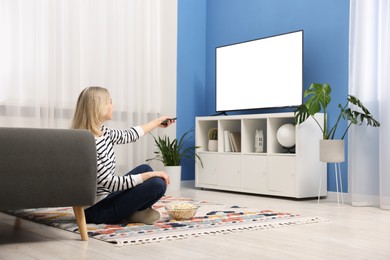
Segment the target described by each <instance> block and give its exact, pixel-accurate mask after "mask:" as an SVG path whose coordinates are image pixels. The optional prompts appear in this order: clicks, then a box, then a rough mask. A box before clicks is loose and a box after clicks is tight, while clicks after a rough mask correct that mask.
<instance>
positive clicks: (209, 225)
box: [6, 196, 326, 246]
mask: <svg viewBox="0 0 390 260" xmlns="http://www.w3.org/2000/svg"><path fill="white" fill-rule="evenodd" d="M177 201H181V202H192V203H195V204H197V205H199V206H200V207H199V209H198V211H197V213H196V215H195V217H194V218H193V219H191V220H188V221H175V220H171V219H170V218H169V216H168V215H167V213H166V211H165V209H164V206H165V205H167V204H169V203H172V202H177ZM154 208H155V209H157V210H159V211H160V212H161V214H162V218H161V219H160V220H159V221H158V222H156V223H155V224H154V225H144V224H138V223H124V224H118V225H106V224H100V225H95V224H87V226H88V236H89V237H92V238H95V239H99V240H102V241H105V242H109V243H113V244H116V245H118V246H124V245H137V244H145V243H152V242H159V241H163V240H175V239H183V238H189V237H199V236H203V235H216V234H226V233H234V232H238V231H245V230H258V229H270V228H277V227H285V226H292V225H298V224H310V223H318V222H323V221H326V220H325V219H322V218H319V217H302V216H300V215H299V214H293V213H289V212H275V211H272V210H259V209H252V208H245V207H240V206H237V205H232V206H226V205H221V204H213V203H210V202H206V201H194V200H191V199H187V198H174V197H170V196H165V197H163V198H162V199H161V200H160V201H159V202H158V203H156V204H155V205H154ZM6 213H8V214H11V215H14V216H17V217H20V218H23V219H27V220H31V221H34V222H38V223H41V224H45V225H49V226H53V227H57V228H60V229H64V230H67V231H71V232H76V233H78V228H77V224H76V221H75V218H74V215H73V210H72V208H68V207H67V208H40V209H28V210H14V211H6Z"/></svg>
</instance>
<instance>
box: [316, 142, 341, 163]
mask: <svg viewBox="0 0 390 260" xmlns="http://www.w3.org/2000/svg"><path fill="white" fill-rule="evenodd" d="M344 160H345V158H344V140H320V161H321V162H328V163H339V162H344Z"/></svg>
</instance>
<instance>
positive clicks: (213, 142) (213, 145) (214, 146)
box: [208, 140, 218, 152]
mask: <svg viewBox="0 0 390 260" xmlns="http://www.w3.org/2000/svg"><path fill="white" fill-rule="evenodd" d="M208 150H209V151H210V152H216V151H218V140H209V144H208Z"/></svg>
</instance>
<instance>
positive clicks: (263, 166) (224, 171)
mask: <svg viewBox="0 0 390 260" xmlns="http://www.w3.org/2000/svg"><path fill="white" fill-rule="evenodd" d="M322 118H323V115H322V114H320V115H318V118H317V120H318V122H322V121H323V120H322ZM293 122H294V113H293V112H288V113H271V114H255V115H229V116H209V117H197V118H196V122H195V128H196V129H195V131H196V133H195V145H196V146H200V148H199V149H197V150H196V153H197V154H198V155H199V157H200V158H202V162H203V167H202V166H201V165H199V164H196V166H195V167H196V168H195V186H196V187H199V188H208V189H217V190H227V191H236V192H247V193H255V194H264V195H272V196H283V197H292V198H309V197H317V196H318V193H319V191H318V187H319V183H320V179H321V181H322V185H321V191H320V195H321V196H326V195H327V185H326V183H327V178H326V177H327V176H326V164H325V163H323V162H321V161H320V160H319V140H320V139H321V138H322V134H321V131H320V130H319V128H318V126H317V124H316V122H315V121H314V120H313V119H311V118H310V119H308V120H306V121H305V122H304V123H303V124H300V125H298V126H295V137H296V138H295V139H296V142H295V143H296V144H295V149H291V150H290V151H289V153H286V149H285V148H284V147H282V146H281V145H280V144H279V142H278V141H277V139H276V133H277V131H278V129H279V128H280V127H281V126H282V125H284V124H292V123H293ZM211 128H217V129H218V150H217V151H216V152H210V151H208V136H207V133H208V131H209V130H210V129H211ZM256 129H262V130H263V135H264V138H263V139H264V140H263V152H261V153H256V152H255V145H254V141H255V132H256ZM225 130H226V131H229V132H234V133H238V135H239V138H238V140H240V143H239V145H238V146H240V148H241V149H240V150H239V151H236V152H228V151H226V150H225V144H226V141H227V140H225V139H224V133H225Z"/></svg>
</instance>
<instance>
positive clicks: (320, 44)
mask: <svg viewBox="0 0 390 260" xmlns="http://www.w3.org/2000/svg"><path fill="white" fill-rule="evenodd" d="M178 10H179V16H178V26H179V27H178V81H177V84H178V96H177V97H178V105H177V110H178V117H179V120H178V123H177V131H178V135H180V134H182V133H183V132H185V130H186V129H188V128H193V127H194V118H195V116H202V115H212V114H214V113H215V47H217V46H220V45H226V44H230V43H236V42H240V41H246V40H251V39H256V38H261V37H265V36H270V35H275V34H280V33H285V32H290V31H296V30H300V29H303V30H304V37H305V38H304V88H307V87H308V86H309V85H310V83H312V82H319V83H329V84H330V85H331V86H332V90H333V92H332V102H334V103H335V104H339V103H344V101H345V98H346V96H347V93H348V33H349V0H327V1H322V0H294V1H291V0H179V9H178ZM257 112H258V111H257ZM264 112H269V111H264ZM336 113H337V106H334V107H333V108H332V109H331V111H330V115H329V117H330V121H331V122H333V121H334V120H335V117H336ZM183 117H184V120H182V118H183ZM183 169H184V173H183V179H194V170H193V162H187V165H183ZM342 172H343V173H344V175H343V186H344V187H343V190H344V191H347V174H346V172H347V164H346V163H343V164H342ZM328 190H330V191H334V190H335V184H334V173H333V167H329V169H328Z"/></svg>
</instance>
